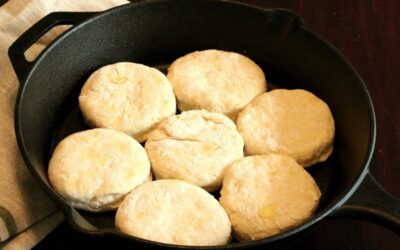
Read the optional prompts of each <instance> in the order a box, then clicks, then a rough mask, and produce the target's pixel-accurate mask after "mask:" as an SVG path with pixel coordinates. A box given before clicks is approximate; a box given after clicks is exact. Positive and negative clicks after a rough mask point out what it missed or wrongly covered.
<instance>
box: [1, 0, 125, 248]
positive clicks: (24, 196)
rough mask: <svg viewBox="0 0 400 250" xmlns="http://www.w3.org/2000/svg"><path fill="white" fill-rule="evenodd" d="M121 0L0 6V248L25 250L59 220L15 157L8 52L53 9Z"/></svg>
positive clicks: (14, 0)
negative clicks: (14, 43) (12, 45)
mask: <svg viewBox="0 0 400 250" xmlns="http://www.w3.org/2000/svg"><path fill="white" fill-rule="evenodd" d="M126 3H128V1H126V0H103V1H99V0H85V1H82V0H63V1H57V0H10V1H8V2H7V3H6V4H4V5H3V6H1V7H0V120H1V122H0V248H1V249H3V248H4V249H30V248H32V247H33V246H35V245H36V244H37V243H38V242H39V241H40V240H42V239H43V238H44V237H45V236H46V235H47V234H48V233H49V232H51V230H53V229H54V228H55V227H56V226H57V225H59V224H60V223H61V222H62V220H63V219H64V216H63V214H62V213H61V212H60V211H59V210H58V209H57V208H56V206H55V205H54V203H53V202H52V201H51V200H50V199H49V198H48V197H47V195H46V194H45V193H44V192H43V191H42V190H41V188H40V187H39V185H38V184H37V183H36V181H35V179H34V178H33V177H32V176H31V174H30V172H29V171H28V169H27V167H26V166H25V165H24V162H23V160H22V158H21V156H20V153H19V149H18V146H17V143H16V138H15V132H14V120H13V114H14V105H15V97H16V95H17V91H18V85H19V82H18V80H17V77H16V75H15V73H14V70H13V68H12V66H11V63H10V60H9V58H8V48H9V47H10V45H11V44H12V43H13V42H14V41H15V40H16V38H18V37H19V36H20V35H21V34H22V33H23V32H24V31H25V30H27V29H28V28H29V27H31V26H32V25H33V24H34V23H35V22H37V21H38V20H40V19H41V18H42V17H44V16H45V15H47V14H49V13H51V12H54V11H101V10H106V9H108V8H111V7H114V6H117V5H122V4H126ZM63 30H65V27H56V28H55V29H53V30H51V31H50V32H48V33H47V34H46V35H44V36H43V37H42V38H41V39H40V40H39V41H38V42H37V43H36V44H35V45H33V46H32V47H31V48H30V49H29V55H27V57H30V58H32V57H35V56H36V55H37V54H38V53H39V52H40V51H41V50H42V49H43V48H44V47H46V45H47V44H48V43H49V42H50V41H51V40H53V39H54V38H55V37H56V36H57V35H58V34H60V33H62V31H63Z"/></svg>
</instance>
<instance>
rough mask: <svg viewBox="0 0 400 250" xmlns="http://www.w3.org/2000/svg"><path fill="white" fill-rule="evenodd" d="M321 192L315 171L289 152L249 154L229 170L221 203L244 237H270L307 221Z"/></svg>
mask: <svg viewBox="0 0 400 250" xmlns="http://www.w3.org/2000/svg"><path fill="white" fill-rule="evenodd" d="M320 196H321V192H320V190H319V188H318V186H317V184H316V183H315V181H314V179H313V178H312V176H311V175H309V174H308V173H307V171H306V170H305V169H304V168H303V167H302V166H300V165H299V164H297V163H296V161H295V160H294V159H293V158H291V157H289V156H286V155H277V154H270V155H257V156H248V157H245V158H243V159H241V160H238V161H235V162H234V163H232V164H231V165H230V166H229V167H228V169H227V170H226V174H225V177H224V181H223V185H222V190H221V198H220V202H221V205H222V206H223V207H224V208H225V210H226V211H227V213H228V215H229V218H230V220H231V223H232V227H233V232H234V234H235V235H236V236H237V238H238V239H239V240H240V241H249V240H257V239H262V238H266V237H269V236H272V235H275V234H278V233H280V232H283V231H286V230H288V229H290V228H293V227H295V226H296V225H299V224H301V223H303V222H305V221H306V220H307V219H308V218H309V217H311V216H312V214H313V213H314V211H315V210H316V208H317V206H318V203H319V198H320Z"/></svg>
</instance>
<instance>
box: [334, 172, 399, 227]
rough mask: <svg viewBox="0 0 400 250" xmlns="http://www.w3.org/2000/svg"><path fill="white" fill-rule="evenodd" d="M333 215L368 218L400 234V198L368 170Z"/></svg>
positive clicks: (337, 216)
mask: <svg viewBox="0 0 400 250" xmlns="http://www.w3.org/2000/svg"><path fill="white" fill-rule="evenodd" d="M333 217H334V218H335V217H336V218H355V219H362V220H367V221H370V222H373V223H376V224H378V225H381V226H384V227H386V228H388V229H390V230H392V231H393V232H395V233H397V234H400V199H398V198H397V197H395V196H393V195H392V194H390V193H388V192H387V191H386V190H385V189H384V188H383V187H382V186H381V185H380V184H379V183H378V182H377V181H376V180H375V178H374V177H373V176H372V175H371V173H370V172H368V173H367V174H366V176H365V178H364V180H363V182H362V183H361V185H360V186H359V187H358V189H357V190H356V191H355V192H354V194H353V195H352V196H351V197H350V199H349V200H348V201H347V202H346V203H345V204H344V205H343V206H342V207H341V208H339V209H338V210H337V211H336V212H335V213H334V214H333Z"/></svg>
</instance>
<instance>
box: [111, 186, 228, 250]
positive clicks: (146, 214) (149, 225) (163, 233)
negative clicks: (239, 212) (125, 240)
mask: <svg viewBox="0 0 400 250" xmlns="http://www.w3.org/2000/svg"><path fill="white" fill-rule="evenodd" d="M115 225H116V227H117V228H118V229H119V230H121V231H122V232H124V233H126V234H130V235H132V236H136V237H140V238H143V239H147V240H152V241H158V242H163V243H168V244H175V245H191V246H216V245H224V244H226V243H228V241H229V240H230V235H231V224H230V221H229V218H228V215H227V214H226V212H225V210H224V209H223V208H222V207H221V205H220V204H219V203H218V201H217V200H216V199H215V198H214V197H213V196H212V195H210V194H209V193H207V192H206V191H205V190H203V189H201V188H199V187H197V186H195V185H191V184H189V183H186V182H184V181H180V180H157V181H153V182H148V183H145V184H143V185H141V186H139V187H138V188H136V189H135V190H134V191H133V192H132V193H131V194H129V195H128V196H127V197H126V198H125V199H124V201H123V202H122V203H121V205H120V207H119V208H118V211H117V214H116V217H115Z"/></svg>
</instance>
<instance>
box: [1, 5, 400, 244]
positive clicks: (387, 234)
mask: <svg viewBox="0 0 400 250" xmlns="http://www.w3.org/2000/svg"><path fill="white" fill-rule="evenodd" d="M4 2H6V0H0V4H2V3H4ZM241 2H247V3H250V4H254V5H257V6H261V7H265V8H276V7H278V8H287V9H291V10H294V11H297V12H298V13H299V14H300V15H301V16H302V17H303V19H304V21H305V23H306V24H307V25H308V26H309V27H310V28H311V29H313V30H314V31H316V32H318V33H319V34H321V35H322V36H323V37H325V38H326V39H327V40H329V41H330V42H331V43H332V44H334V45H335V46H336V47H337V48H338V49H339V50H341V51H342V52H343V54H344V55H345V56H346V57H347V58H348V60H349V61H350V62H351V63H352V64H353V65H354V66H355V67H356V69H357V70H358V71H359V72H360V74H361V76H362V77H363V79H364V80H365V83H366V84H367V86H368V89H369V91H370V93H371V95H372V99H373V101H374V105H375V111H376V116H377V122H378V137H377V145H376V152H375V156H374V160H373V162H372V166H371V170H372V173H373V175H374V176H375V177H376V179H377V180H378V181H379V182H380V183H381V184H382V185H383V186H384V187H385V188H386V189H387V190H388V191H390V192H391V193H393V194H394V195H396V196H397V197H400V102H399V100H398V97H399V96H400V82H399V80H400V20H399V19H400V1H398V0H353V1H349V0H347V1H346V0H332V1H331V0H319V1H312V0H308V1H306V0H301V1H295V0H248V1H244V0H242V1H241ZM82 241H85V240H82V238H81V237H80V236H79V235H77V234H76V233H74V232H72V231H71V230H70V229H68V227H67V226H66V224H65V223H64V224H62V225H61V226H60V227H59V228H57V229H56V230H55V231H54V232H53V233H51V234H50V235H49V236H48V237H47V238H46V239H45V240H44V241H42V242H41V243H40V244H39V245H38V246H37V249H60V248H61V249H72V248H74V249H78V248H80V247H82V243H83V242H82ZM90 242H91V243H93V241H90ZM88 243H89V242H88ZM296 248H297V249H335V250H336V249H349V250H350V249H362V250H364V249H382V250H383V249H385V250H386V249H396V250H397V249H400V237H399V236H398V235H396V234H394V233H393V232H391V231H389V230H387V229H385V228H382V227H379V226H376V225H374V224H371V223H368V222H363V221H357V220H339V219H335V220H325V221H323V222H322V223H320V224H319V225H318V226H317V227H316V229H315V230H314V231H313V232H312V233H311V235H310V236H309V237H308V238H306V239H305V240H304V241H303V242H301V243H299V244H298V245H297V246H296Z"/></svg>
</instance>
